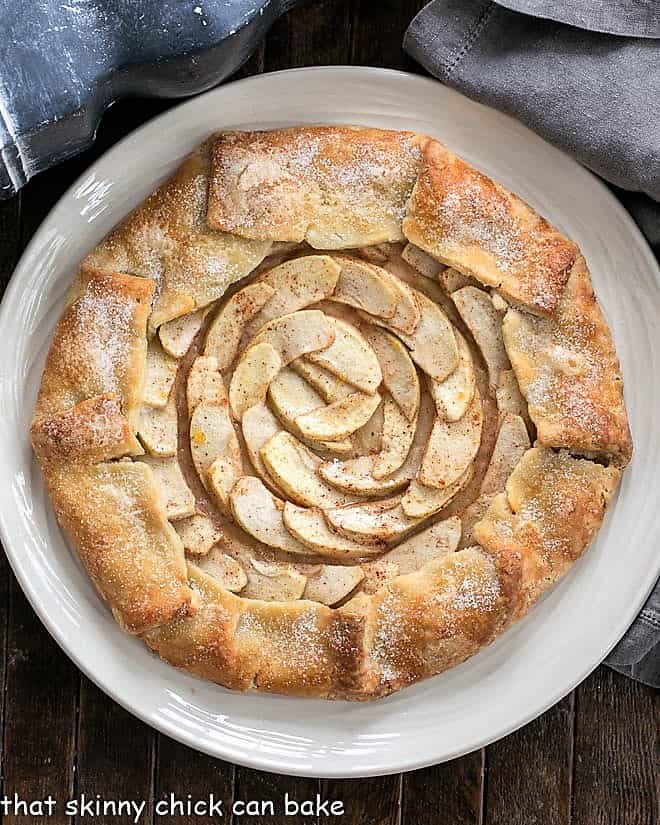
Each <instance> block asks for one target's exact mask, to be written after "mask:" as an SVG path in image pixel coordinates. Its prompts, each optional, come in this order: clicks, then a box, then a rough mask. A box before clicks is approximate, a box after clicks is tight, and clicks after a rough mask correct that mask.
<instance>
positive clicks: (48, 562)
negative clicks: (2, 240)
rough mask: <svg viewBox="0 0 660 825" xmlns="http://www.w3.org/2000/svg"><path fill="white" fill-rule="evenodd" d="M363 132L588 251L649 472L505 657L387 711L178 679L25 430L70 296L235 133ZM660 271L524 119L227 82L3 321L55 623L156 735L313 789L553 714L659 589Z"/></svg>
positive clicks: (41, 254)
mask: <svg viewBox="0 0 660 825" xmlns="http://www.w3.org/2000/svg"><path fill="white" fill-rule="evenodd" d="M304 122H308V123H309V122H314V123H319V122H320V123H362V124H368V125H370V126H381V127H389V128H396V129H416V130H419V131H422V132H427V133H430V134H432V135H435V136H437V137H438V138H440V139H441V140H443V141H445V142H446V143H447V144H448V145H449V146H450V147H452V148H453V149H455V150H456V151H457V152H459V153H460V154H461V155H463V156H464V157H465V158H467V159H468V160H469V161H471V162H473V163H474V164H476V165H477V166H478V167H480V168H481V169H483V170H484V171H486V172H487V173H488V174H490V175H492V176H493V177H495V178H496V179H498V180H500V181H501V182H502V183H503V184H504V185H505V186H507V187H509V188H510V189H512V190H513V191H514V192H517V193H518V194H520V195H521V196H522V197H523V198H525V199H526V200H527V201H529V202H530V203H531V204H532V205H533V206H535V207H536V208H537V209H538V210H539V211H540V212H541V213H542V214H543V215H545V216H546V217H548V218H549V219H550V220H551V221H552V222H553V223H555V224H556V225H557V226H559V227H560V228H561V229H562V230H564V231H565V232H567V233H568V234H569V235H570V236H571V237H573V238H574V239H575V240H576V241H577V242H578V243H579V244H580V246H581V248H582V250H583V251H584V253H585V255H586V257H587V260H588V262H589V264H590V266H591V270H592V272H593V277H594V281H595V285H596V290H597V292H598V295H599V297H600V299H601V301H602V303H603V306H604V308H605V312H606V314H607V317H608V319H609V322H610V325H611V327H612V330H613V332H614V337H615V339H616V345H617V350H618V352H619V355H620V357H621V361H622V364H623V373H624V376H625V379H626V399H627V404H628V409H629V412H630V418H631V424H632V430H633V436H634V440H635V445H636V453H635V458H634V460H633V462H632V464H631V466H630V467H629V469H628V471H627V473H626V475H625V478H624V480H623V484H622V486H621V489H620V492H619V495H618V500H617V501H615V502H614V503H613V505H612V507H611V511H610V513H609V515H608V518H607V520H606V523H605V525H604V526H603V529H602V530H601V532H600V534H599V537H598V540H597V541H596V543H595V544H594V546H593V547H592V548H591V549H590V550H589V552H588V553H587V554H586V556H585V557H584V558H583V559H582V560H581V561H580V562H579V563H578V564H576V565H575V567H574V569H573V570H572V571H571V573H570V574H569V575H568V576H567V577H566V579H565V580H564V581H563V582H562V583H561V584H560V585H559V586H558V587H556V588H555V589H554V590H553V591H552V592H551V593H550V594H548V595H547V597H546V598H545V599H543V601H542V603H541V604H539V605H538V606H537V607H536V608H535V609H534V610H533V611H532V613H531V614H530V615H529V616H527V617H526V618H525V619H524V620H523V621H521V622H520V623H519V624H518V625H517V626H516V627H514V628H513V629H512V630H510V631H509V632H507V633H505V634H504V636H502V637H501V638H500V639H499V640H498V641H497V642H496V643H495V644H494V645H492V646H491V647H489V648H487V649H486V650H484V651H482V652H481V653H480V654H479V655H477V656H475V657H474V658H473V659H471V660H470V661H468V662H466V663H465V664H463V665H461V666H460V667H457V668H455V669H453V670H451V671H449V672H448V673H445V674H443V675H441V676H438V677H436V678H434V679H431V680H429V681H426V682H424V683H422V684H419V685H416V686H414V687H412V688H409V689H407V690H404V691H403V692H401V693H399V694H397V695H395V696H392V697H390V698H388V699H385V700H381V701H379V702H375V703H370V704H350V703H345V702H334V703H331V702H320V701H306V700H300V699H291V698H286V697H280V696H266V695H260V694H256V693H254V694H248V695H240V694H237V693H231V692H229V691H226V690H223V689H222V688H219V687H216V686H214V685H212V684H209V683H206V682H203V681H201V680H198V679H195V678H193V677H191V676H188V675H186V674H183V673H179V672H178V671H177V670H175V669H174V668H172V667H169V666H168V665H165V664H163V663H162V662H160V661H159V660H158V659H156V658H155V657H154V656H152V655H151V654H150V653H148V652H147V650H146V649H145V648H144V646H143V645H142V644H141V643H140V642H139V641H137V640H136V639H134V638H131V637H130V636H127V635H125V634H124V633H122V632H121V631H120V630H119V628H118V627H117V625H116V624H115V623H114V621H113V620H112V618H111V616H110V614H109V612H108V611H107V610H106V608H105V607H104V606H103V604H102V603H101V601H100V600H99V598H98V597H97V595H96V593H95V591H94V590H93V588H92V585H91V584H90V582H89V580H88V579H87V577H86V575H85V574H84V572H83V571H82V569H81V567H80V565H79V564H78V562H77V560H76V558H75V557H74V555H73V554H72V553H71V552H70V550H69V549H68V547H67V545H66V544H65V542H64V541H63V539H62V536H61V535H60V532H59V530H58V528H57V525H56V523H55V519H54V517H53V514H52V511H51V509H50V507H49V505H48V501H47V498H46V495H45V492H44V488H43V485H42V482H41V478H40V475H39V472H38V469H37V467H36V465H35V462H34V460H33V459H32V456H31V452H30V447H29V444H28V437H27V432H26V429H27V425H28V422H29V420H30V416H31V413H32V409H33V404H34V400H35V396H36V391H37V387H38V384H39V378H40V375H41V370H42V366H43V361H44V357H45V354H46V351H47V348H48V344H49V341H50V337H51V332H52V329H53V325H54V323H55V321H56V319H57V318H58V316H59V314H60V312H61V308H62V297H63V295H64V292H65V290H66V288H67V286H68V284H69V282H70V280H71V277H72V273H73V270H74V267H75V266H76V264H77V262H78V261H79V260H80V258H81V257H82V256H83V254H84V253H85V252H87V251H88V250H89V249H91V248H92V247H93V246H94V245H95V244H96V243H97V242H98V241H99V240H100V239H101V237H102V236H103V235H104V234H105V233H106V232H107V231H108V230H109V229H110V228H111V227H112V226H113V225H114V224H115V223H116V222H117V221H118V220H119V219H120V218H121V217H122V216H123V215H124V214H125V213H126V212H127V211H128V210H129V209H130V208H131V207H132V206H134V205H135V204H137V203H139V202H140V201H141V200H142V199H143V198H144V197H145V196H146V195H147V194H148V193H149V192H151V191H152V190H153V189H154V187H155V186H156V184H157V183H158V182H159V181H160V180H161V179H162V178H163V177H164V176H165V175H167V174H168V173H169V172H170V171H171V170H172V169H173V168H174V167H175V166H176V164H177V162H178V161H179V159H180V158H181V157H182V156H183V155H184V154H185V153H186V152H188V151H189V150H190V149H192V147H193V146H194V145H195V144H197V143H198V142H199V141H200V139H201V138H203V137H205V136H206V135H207V134H208V133H209V132H211V131H212V130H214V129H218V128H228V127H246V126H247V127H252V128H258V127H272V126H279V125H283V124H294V123H304ZM659 275H660V273H659V272H658V268H657V265H656V263H655V261H654V259H653V257H652V255H651V253H650V250H649V249H648V247H647V246H646V244H645V242H644V240H643V238H642V237H641V235H640V233H639V232H638V231H637V229H636V228H635V226H634V224H633V223H632V221H631V220H630V218H629V217H628V215H627V214H626V212H625V211H624V210H623V208H622V207H621V206H620V205H619V204H618V203H617V202H616V200H615V199H614V198H613V197H612V195H610V194H609V192H608V191H607V190H606V188H605V187H604V186H603V185H602V184H601V183H599V182H598V181H597V180H596V179H595V178H594V177H593V176H592V175H591V174H590V173H589V172H587V171H585V170H584V169H583V168H581V167H580V166H579V165H578V164H577V163H576V162H575V161H573V160H572V159H571V158H569V157H567V156H566V155H564V154H562V153H561V152H560V151H558V150H557V149H554V148H552V147H551V146H549V145H548V144H547V143H544V142H543V141H542V140H541V139H539V138H538V137H536V136H535V135H534V134H532V132H530V131H528V130H527V129H525V128H524V127H523V126H521V125H520V124H519V123H517V122H515V121H514V120H512V119H510V118H508V117H506V116H504V115H501V114H498V113H497V112H494V111H492V110H490V109H487V108H485V107H483V106H480V105H478V104H476V103H473V102H471V101H469V100H467V99H466V98H464V97H461V96H460V95H458V94H457V93H455V92H453V91H450V90H449V89H447V88H445V87H443V86H441V85H440V84H439V83H436V82H435V81H432V80H427V79H424V78H420V77H416V76H412V75H407V74H403V73H400V72H393V71H386V70H382V69H366V68H342V67H336V68H334V67H333V68H318V69H317V68H312V69H304V70H295V71H289V72H278V73H276V74H271V75H265V76H261V77H256V78H250V79H248V80H242V81H239V82H237V83H232V84H230V85H227V86H224V87H222V88H220V89H218V90H216V91H213V92H210V93H208V94H206V95H203V96H202V97H198V98H196V99H195V100H192V101H190V102H188V103H186V104H184V105H182V106H178V107H177V108H176V109H173V110H171V111H169V112H168V113H166V114H164V115H162V116H161V117H159V118H157V119H156V120H153V121H152V122H151V123H148V124H147V125H146V126H144V127H142V128H141V129H139V130H138V131H137V132H135V133H134V134H132V135H131V136H129V137H128V138H126V139H125V140H123V141H122V142H121V143H120V144H118V145H117V146H116V147H114V148H113V149H112V150H111V151H109V152H108V153H107V154H106V155H104V157H102V158H101V159H100V160H99V161H97V162H96V163H95V164H94V165H93V166H92V167H91V168H90V169H89V170H88V171H87V172H86V173H85V174H84V175H83V176H82V177H81V178H80V179H79V180H78V181H77V182H76V183H75V184H74V185H73V186H72V187H71V189H69V191H68V192H67V193H66V195H64V197H63V198H62V199H61V200H60V202H59V203H58V205H57V206H56V207H55V208H54V209H53V211H52V212H51V213H50V215H49V216H48V218H47V219H46V220H45V221H44V223H43V225H42V226H41V228H40V229H39V231H38V232H37V234H36V235H35V237H34V239H33V240H32V243H31V244H30V245H29V247H28V249H27V250H26V252H25V254H24V255H23V258H22V259H21V262H20V264H19V265H18V267H17V269H16V272H15V274H14V277H13V280H12V282H11V284H10V287H9V289H8V291H7V294H6V296H5V299H4V302H3V304H2V310H1V313H0V328H1V329H2V337H3V353H2V365H1V366H0V370H1V373H0V422H1V424H0V427H1V431H0V453H1V454H2V458H3V461H2V475H1V476H0V478H1V481H2V495H1V501H0V519H1V528H2V536H3V539H4V541H5V546H6V548H7V553H8V556H9V559H10V562H11V564H12V567H13V568H14V571H15V573H16V575H17V576H18V579H19V581H20V583H21V585H22V587H23V589H24V591H25V593H26V595H27V597H28V598H29V600H30V602H31V603H32V605H33V607H34V608H35V610H36V611H37V613H38V614H39V616H40V617H41V619H42V621H43V622H44V624H45V625H46V627H47V628H48V629H49V631H50V632H51V633H52V635H53V636H54V637H55V639H56V640H57V641H58V643H59V644H60V645H61V646H62V648H63V649H64V650H65V651H66V652H67V653H68V655H69V656H70V657H71V658H72V659H73V660H74V661H75V662H76V664H77V665H78V666H79V667H80V668H81V669H82V670H83V671H84V672H85V673H86V674H87V675H88V676H89V677H90V678H91V679H93V680H94V681H95V682H96V683H97V684H98V685H99V686H100V687H101V688H102V689H103V690H105V691H106V693H108V694H109V695H110V696H112V697H113V698H114V699H115V700H116V701H118V702H119V703H120V704H122V705H123V706H124V707H125V708H127V709H128V710H129V711H131V712H132V713H134V714H135V715H136V716H139V717H140V718H141V719H143V720H144V721H145V722H148V723H149V724H150V725H153V726H154V727H155V728H158V729H159V730H161V731H163V733H166V734H167V735H168V736H172V737H174V738H175V739H178V740H180V741H181V742H184V743H186V744H187V745H191V746H192V747H195V748H198V749H199V750H202V751H206V752H207V753H209V754H213V755H215V756H219V757H222V758H224V759H228V760H231V761H233V762H238V763H240V764H243V765H249V766H252V767H256V768H262V769H265V770H272V771H277V772H282V773H289V774H297V775H302V776H325V777H331V776H332V777H335V776H336V777H348V776H369V775H377V774H383V773H390V772H394V771H401V770H409V769H412V768H416V767H420V766H423V765H428V764H432V763H435V762H440V761H442V760H445V759H450V758H452V757H455V756H459V755H460V754H463V753H466V752H468V751H471V750H473V749H475V748H478V747H480V746H482V745H485V744H486V743H488V742H492V741H493V740H495V739H497V738H499V737H501V736H504V735H505V734H507V733H509V732H510V731H512V730H514V729H515V728H518V727H520V726H521V725H523V724H525V723H526V722H528V721H530V720H531V719H533V718H534V717H535V716H537V715H538V714H540V713H542V712H543V711H544V710H545V709H546V708H548V707H549V706H550V705H552V704H554V703H555V702H557V701H558V700H559V699H560V698H561V697H562V696H564V695H565V694H566V693H567V692H568V691H570V690H571V689H572V688H573V687H574V686H575V685H576V684H577V683H578V682H580V681H581V680H582V679H583V678H584V677H585V676H586V675H587V674H588V673H589V671H591V670H592V669H593V668H594V667H595V666H596V665H597V664H598V663H599V662H600V661H601V660H602V658H603V657H604V656H605V655H606V653H607V652H608V651H609V650H610V648H611V647H612V646H613V645H614V644H615V643H616V641H617V640H618V639H619V638H620V636H621V635H622V634H623V632H624V630H625V628H626V627H627V625H628V624H629V623H630V622H631V620H632V619H633V617H634V615H635V613H636V611H637V610H638V609H639V607H640V605H641V604H642V602H643V600H644V598H645V596H646V595H647V593H648V591H649V590H650V588H651V586H652V583H653V581H654V579H655V578H656V576H657V575H658V569H659V567H660V555H659V554H658V552H657V547H658V544H659V543H660V535H659V533H660V521H659V520H658V515H657V510H658V508H657V503H656V501H655V495H654V493H655V491H657V490H658V488H659V487H660V454H659V449H658V447H659V442H658V433H659V432H660V428H658V426H657V420H656V415H654V413H655V412H656V411H657V410H658V409H660V398H659V394H660V383H659V382H658V381H657V380H656V377H657V375H658V374H660V336H659V334H658V319H659V317H660V313H659V311H658V310H659V308H660V286H659V284H660V278H659Z"/></svg>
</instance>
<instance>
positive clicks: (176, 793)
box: [154, 734, 242, 825]
mask: <svg viewBox="0 0 660 825" xmlns="http://www.w3.org/2000/svg"><path fill="white" fill-rule="evenodd" d="M235 773H236V769H235V767H234V765H231V764H229V763H228V762H223V761H222V760H220V759H213V758H212V757H210V756H206V755H205V754H203V753H199V752H198V751H195V750H192V749H191V748H187V747H186V746H185V745H181V744H180V743H179V742H175V741H174V740H173V739H170V738H169V737H168V736H163V735H162V734H161V735H159V736H158V748H157V768H156V788H155V798H156V806H157V807H156V817H155V820H154V821H155V823H156V825H166V824H167V825H169V823H170V822H172V821H175V822H176V823H177V825H204V823H206V822H209V821H215V818H213V816H211V815H210V814H211V813H212V810H211V809H210V808H209V809H207V810H208V811H209V815H208V816H207V815H206V814H205V812H204V809H202V808H198V809H197V810H198V813H195V810H194V809H192V811H189V807H188V801H189V800H190V801H192V802H195V801H202V802H205V803H207V804H217V803H218V802H220V803H221V809H222V812H223V816H222V821H223V822H229V821H230V819H231V806H232V801H233V793H234V780H235ZM173 801H174V803H173ZM176 802H180V803H183V807H181V805H177V804H175V803H176ZM216 818H218V816H217V815H216ZM241 821H242V820H241Z"/></svg>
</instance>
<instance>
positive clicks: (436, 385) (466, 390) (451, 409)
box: [428, 330, 476, 421]
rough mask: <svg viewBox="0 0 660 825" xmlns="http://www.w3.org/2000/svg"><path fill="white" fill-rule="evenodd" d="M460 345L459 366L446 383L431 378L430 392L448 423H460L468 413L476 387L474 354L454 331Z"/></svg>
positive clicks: (446, 379) (429, 383) (458, 333)
mask: <svg viewBox="0 0 660 825" xmlns="http://www.w3.org/2000/svg"><path fill="white" fill-rule="evenodd" d="M454 334H455V335H456V341H457V343H458V366H457V367H456V369H455V370H454V371H453V372H452V373H451V375H449V376H448V377H447V378H445V380H444V381H434V380H433V379H432V378H430V377H429V379H428V385H429V391H430V393H431V396H432V398H433V401H434V403H435V407H436V409H437V411H438V415H440V416H442V418H444V419H445V420H446V421H458V420H459V419H461V418H463V416H464V415H465V413H466V412H467V411H468V409H469V407H470V404H471V403H472V399H473V397H474V391H475V387H476V383H475V374H474V364H473V363H472V353H471V352H470V348H469V346H468V344H467V341H466V340H465V338H464V337H463V336H462V335H461V333H460V332H459V331H458V330H454Z"/></svg>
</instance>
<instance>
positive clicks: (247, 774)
mask: <svg viewBox="0 0 660 825" xmlns="http://www.w3.org/2000/svg"><path fill="white" fill-rule="evenodd" d="M317 793H320V782H319V780H318V779H304V778H300V777H295V776H280V775H278V774H273V773H264V772H263V771H253V770H249V769H248V768H237V769H236V785H235V788H234V805H235V806H241V807H237V808H236V810H235V812H234V816H233V817H232V820H231V822H232V825H263V823H265V822H267V823H268V825H319V818H318V817H317V816H316V815H307V814H306V813H300V812H298V813H295V809H294V808H293V807H292V808H291V809H290V812H289V813H287V811H286V808H285V802H286V799H287V798H288V799H289V800H290V801H291V802H296V803H298V804H301V803H303V802H306V801H309V800H315V799H316V794H317ZM249 802H253V803H258V804H266V805H268V806H269V807H268V808H267V809H263V810H262V811H259V812H254V813H251V814H250V813H248V812H247V811H248V809H247V805H248V803H249ZM243 806H244V807H243ZM305 810H306V809H305ZM243 811H245V813H244V814H243ZM342 825H343V822H342Z"/></svg>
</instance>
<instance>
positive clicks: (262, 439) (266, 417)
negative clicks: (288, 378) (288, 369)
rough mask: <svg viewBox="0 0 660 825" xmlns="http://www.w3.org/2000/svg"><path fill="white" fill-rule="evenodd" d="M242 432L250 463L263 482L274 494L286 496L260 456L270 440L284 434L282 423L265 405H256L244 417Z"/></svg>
mask: <svg viewBox="0 0 660 825" xmlns="http://www.w3.org/2000/svg"><path fill="white" fill-rule="evenodd" d="M241 430H242V433H243V440H244V441H245V447H246V449H247V453H248V456H249V458H250V462H251V463H252V466H253V467H254V469H255V470H256V471H257V473H258V474H259V476H260V477H261V480H262V481H264V482H265V483H266V485H267V486H268V487H270V488H271V489H272V490H273V492H275V493H277V494H278V495H285V493H284V492H283V491H282V490H281V489H280V488H279V487H278V486H277V484H276V483H275V481H274V480H273V479H272V478H271V476H270V474H269V473H268V470H267V469H266V465H265V464H264V462H263V459H262V458H261V454H260V450H261V448H262V447H263V446H264V444H265V443H266V442H267V441H268V440H269V439H271V438H272V437H273V436H274V435H277V433H280V432H283V430H282V427H281V426H280V422H279V421H278V420H277V418H275V416H274V415H273V413H272V412H271V411H270V410H269V409H268V407H267V406H266V405H265V404H263V403H261V404H255V405H254V406H253V407H250V409H249V410H247V412H246V413H245V414H244V415H243V421H242V422H241Z"/></svg>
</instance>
